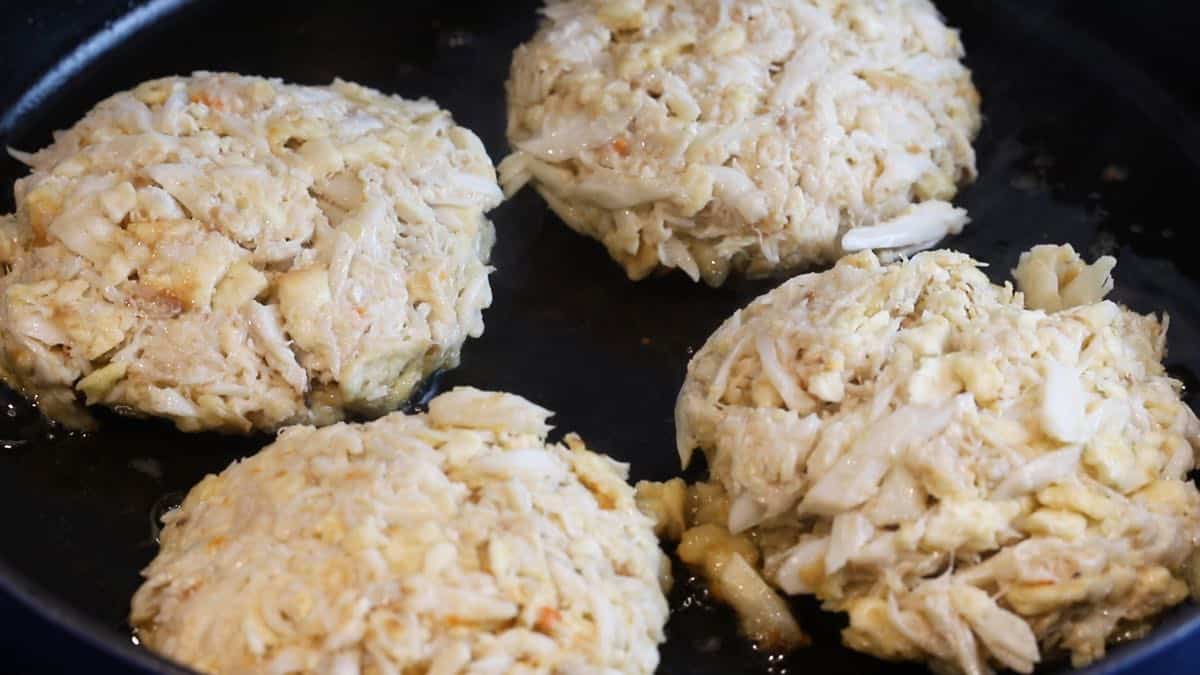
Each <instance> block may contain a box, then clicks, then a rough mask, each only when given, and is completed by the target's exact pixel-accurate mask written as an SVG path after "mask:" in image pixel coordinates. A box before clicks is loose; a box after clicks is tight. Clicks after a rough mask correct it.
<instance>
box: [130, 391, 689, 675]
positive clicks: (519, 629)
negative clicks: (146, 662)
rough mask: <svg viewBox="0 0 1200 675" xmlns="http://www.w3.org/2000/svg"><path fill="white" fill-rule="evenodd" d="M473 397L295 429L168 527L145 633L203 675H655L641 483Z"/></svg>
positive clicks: (655, 552)
mask: <svg viewBox="0 0 1200 675" xmlns="http://www.w3.org/2000/svg"><path fill="white" fill-rule="evenodd" d="M549 415H550V413H549V411H547V410H544V409H542V408H539V407H538V406H536V405H533V404H532V403H530V402H528V401H526V400H525V399H522V398H519V397H517V396H513V395H509V394H500V393H492V392H482V391H478V390H475V389H468V388H459V389H455V390H453V391H451V392H449V393H446V394H442V395H441V396H439V397H437V398H435V399H433V401H432V402H431V403H430V404H429V412H428V413H427V414H420V415H404V414H401V413H393V414H391V415H388V416H386V417H383V418H381V419H379V420H377V421H375V422H371V423H367V424H358V425H354V424H344V423H343V424H336V425H333V426H329V427H325V428H322V429H314V428H312V427H292V428H289V429H287V430H285V431H284V432H283V433H282V434H281V435H280V437H279V439H278V440H277V441H276V442H275V443H273V444H272V445H270V446H268V447H267V448H266V449H264V450H262V451H261V452H259V453H258V454H257V455H255V456H253V457H250V458H248V459H245V460H242V461H240V462H236V463H234V464H233V465H231V466H230V467H229V468H227V469H225V470H224V471H222V472H221V473H220V474H219V475H215V476H209V477H207V478H205V479H204V480H203V481H201V482H200V483H199V484H198V485H196V486H195V487H194V488H193V489H192V491H191V492H190V493H189V494H188V496H187V498H186V499H185V500H184V502H183V505H182V506H180V507H179V508H178V509H176V510H174V511H171V512H170V513H168V514H167V515H166V516H165V517H164V518H163V520H164V522H165V523H166V527H165V529H164V530H163V532H162V537H161V549H160V551H159V553H158V556H157V557H156V558H155V559H154V561H153V562H151V564H150V566H149V567H147V568H146V570H145V571H144V572H143V575H144V576H145V578H146V581H145V583H144V584H143V586H142V587H141V589H140V590H138V592H137V594H136V595H135V596H134V598H133V609H132V614H131V617H130V623H131V624H132V625H133V626H134V628H135V629H136V630H137V634H138V636H139V637H140V638H141V639H142V641H143V642H144V643H145V644H146V645H147V646H148V647H150V648H151V649H154V650H156V651H159V652H161V653H163V654H165V655H167V656H169V657H171V658H174V659H178V660H179V661H181V662H183V663H186V664H189V665H191V666H193V667H195V668H197V669H199V670H201V671H203V672H206V673H213V674H215V675H223V674H229V673H238V674H241V673H284V672H287V673H292V672H302V673H322V674H328V675H344V674H345V673H413V672H429V673H460V672H470V673H478V674H480V675H483V674H488V673H494V674H496V675H503V674H507V673H596V674H598V675H599V674H602V673H604V674H607V673H612V674H615V673H642V674H647V675H648V674H649V673H652V672H653V671H654V668H655V666H656V665H657V664H658V648H657V646H658V643H660V642H661V641H662V640H663V625H664V623H665V622H666V619H667V602H666V599H665V597H664V595H663V586H662V580H663V576H662V575H663V574H664V569H669V568H665V567H664V565H665V564H666V557H665V556H664V555H663V554H662V552H661V551H660V550H659V547H658V542H657V540H656V539H655V538H654V534H653V524H652V522H651V520H650V519H649V518H648V517H647V516H645V515H643V514H642V513H641V512H640V511H638V510H637V507H636V506H635V504H634V496H633V489H632V488H631V487H630V486H629V485H628V484H627V483H626V482H625V475H626V468H627V467H626V466H625V465H623V464H618V463H617V462H614V461H612V460H610V459H608V458H607V457H604V456H602V455H597V454H595V453H593V452H590V451H589V450H587V449H586V448H585V447H584V445H583V442H582V441H580V440H579V438H578V437H575V436H573V435H569V436H567V438H566V441H565V445H564V444H557V443H551V444H548V443H547V442H546V432H547V430H548V429H549V427H548V426H547V425H546V418H547V417H548V416H549Z"/></svg>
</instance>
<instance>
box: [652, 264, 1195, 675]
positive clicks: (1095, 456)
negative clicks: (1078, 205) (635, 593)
mask: <svg viewBox="0 0 1200 675" xmlns="http://www.w3.org/2000/svg"><path fill="white" fill-rule="evenodd" d="M1114 264H1115V261H1114V260H1113V259H1112V258H1101V259H1100V260H1098V261H1097V262H1096V263H1094V264H1092V265H1087V264H1084V262H1083V261H1082V260H1080V259H1079V257H1078V256H1077V255H1076V254H1075V252H1074V251H1073V250H1071V248H1070V247H1057V246H1039V247H1036V248H1034V249H1033V250H1032V251H1031V252H1029V253H1027V254H1025V255H1024V256H1023V257H1022V259H1021V264H1020V265H1019V266H1018V268H1017V270H1016V272H1015V277H1016V278H1017V279H1018V281H1019V283H1020V287H1021V289H1022V291H1023V292H1016V291H1014V290H1013V288H1012V286H1011V285H1007V284H1006V285H1005V286H998V285H995V284H992V283H991V282H990V281H989V280H988V278H987V277H986V276H985V275H984V274H983V273H982V272H981V271H980V270H979V269H978V267H979V263H977V262H976V261H974V260H972V259H971V258H969V257H968V256H966V255H963V254H960V253H954V252H950V251H932V252H927V253H921V254H919V255H917V256H915V257H913V258H912V259H911V260H909V261H906V262H903V263H897V264H894V265H890V266H885V265H881V264H880V263H879V261H878V260H877V259H876V257H875V256H874V255H873V254H871V253H870V252H863V253H859V254H856V255H853V256H849V257H846V258H843V259H842V260H841V261H840V262H839V263H838V264H837V265H836V266H835V267H834V268H833V269H832V270H830V271H827V272H824V273H820V274H811V275H804V276H800V277H797V278H795V279H793V280H791V281H788V282H787V283H785V284H783V285H782V286H780V287H779V288H777V289H776V290H774V291H771V292H770V293H767V294H766V295H764V296H762V297H760V298H759V299H757V300H755V301H754V302H753V303H751V304H750V305H749V306H748V307H746V308H745V309H743V310H741V311H739V312H738V313H736V314H735V315H734V316H733V317H731V318H730V319H729V320H728V321H726V322H725V324H724V325H722V326H721V327H720V328H719V329H718V330H717V331H716V333H714V334H713V336H712V337H711V338H710V339H709V340H708V342H707V343H706V344H705V345H704V347H703V348H702V349H701V350H700V351H699V352H697V354H696V356H695V358H694V359H693V361H692V362H691V364H690V365H689V367H688V375H687V380H686V382H685V384H684V387H683V390H682V391H681V393H680V396H679V402H678V408H677V412H676V416H677V420H678V431H679V448H680V450H681V451H682V452H683V453H684V457H685V458H686V457H687V456H688V454H689V453H690V452H691V451H692V449H693V448H695V447H700V448H702V449H703V450H704V451H705V453H706V454H707V456H708V459H709V467H710V471H711V477H712V482H713V483H714V484H715V485H717V486H719V487H720V488H721V490H722V491H723V492H724V493H725V494H726V495H727V498H728V510H727V514H726V517H725V518H724V520H723V523H722V525H724V526H725V527H727V528H728V529H729V530H730V531H731V532H733V533H745V532H751V533H753V536H752V538H753V540H754V541H756V542H758V543H759V544H760V545H761V547H762V552H763V554H764V557H765V562H764V564H763V565H762V568H761V571H762V573H763V574H764V576H765V577H766V578H767V579H769V580H771V581H772V582H773V583H774V584H775V585H776V586H777V587H778V588H780V589H782V590H783V591H785V592H787V593H790V594H813V595H816V596H817V597H818V598H820V599H821V600H822V601H824V602H825V604H826V606H827V607H828V608H830V609H834V610H837V611H845V612H848V613H849V615H850V627H849V628H848V629H847V630H846V632H845V633H844V638H845V640H846V642H847V643H848V644H849V645H850V646H852V647H855V648H857V649H861V650H864V651H867V652H870V653H872V654H876V655H878V656H881V657H883V658H888V659H900V658H903V659H921V660H929V661H934V662H937V663H939V664H941V665H942V666H949V667H950V668H951V669H952V670H955V671H961V672H965V673H972V674H976V673H986V672H990V670H989V668H990V665H991V666H1004V667H1008V668H1012V669H1014V670H1017V671H1019V672H1029V671H1030V669H1031V668H1032V667H1033V664H1034V663H1036V662H1037V661H1038V660H1039V659H1040V658H1041V656H1042V655H1043V654H1044V653H1049V652H1056V651H1063V652H1068V653H1069V654H1070V655H1071V657H1072V659H1073V660H1074V662H1075V663H1076V664H1083V663H1088V662H1090V661H1092V660H1094V659H1096V658H1099V657H1100V656H1102V655H1103V654H1104V650H1105V644H1106V642H1108V641H1109V640H1112V639H1116V637H1118V636H1119V635H1120V634H1122V633H1123V632H1126V631H1130V630H1136V628H1137V627H1138V626H1144V625H1146V624H1147V622H1149V621H1151V620H1152V619H1153V618H1154V616H1155V615H1156V614H1157V613H1158V612H1160V611H1161V610H1163V609H1165V608H1167V607H1170V606H1172V605H1174V604H1176V603H1178V602H1180V601H1182V600H1183V598H1184V597H1185V596H1186V595H1187V586H1186V583H1185V580H1184V578H1183V563H1184V561H1185V560H1186V559H1187V557H1188V556H1189V554H1191V553H1192V552H1193V551H1194V550H1195V548H1196V546H1197V543H1198V542H1200V493H1198V492H1197V490H1196V487H1195V485H1193V484H1192V483H1191V482H1190V481H1189V480H1188V477H1187V474H1188V472H1189V471H1190V470H1192V469H1193V468H1194V467H1195V466H1196V449H1197V448H1200V423H1198V422H1197V419H1196V416H1195V414H1194V413H1193V412H1192V410H1191V409H1190V408H1189V407H1188V406H1187V405H1186V404H1185V403H1184V402H1183V401H1182V400H1181V399H1180V389H1181V387H1180V384H1179V382H1177V381H1175V380H1173V379H1172V378H1171V377H1170V376H1169V375H1168V374H1167V373H1166V372H1165V369H1164V368H1163V365H1162V358H1163V354H1164V344H1165V336H1166V326H1165V323H1160V322H1159V320H1158V319H1157V318H1156V317H1154V316H1152V315H1140V314H1137V313H1135V312H1133V311H1131V310H1129V309H1127V308H1124V307H1121V306H1120V305H1117V304H1116V303H1113V302H1111V301H1108V300H1104V299H1103V297H1104V295H1105V294H1106V293H1107V292H1108V291H1109V290H1110V289H1111V288H1112V280H1111V277H1110V276H1109V273H1110V271H1111V270H1112V268H1113V265H1114ZM989 664H990V665H989Z"/></svg>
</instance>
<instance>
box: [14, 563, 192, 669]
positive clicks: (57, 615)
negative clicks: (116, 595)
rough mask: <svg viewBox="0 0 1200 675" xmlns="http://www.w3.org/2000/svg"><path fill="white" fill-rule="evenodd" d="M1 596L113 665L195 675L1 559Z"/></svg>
mask: <svg viewBox="0 0 1200 675" xmlns="http://www.w3.org/2000/svg"><path fill="white" fill-rule="evenodd" d="M0 593H3V594H4V595H6V596H8V597H9V598H12V599H13V600H15V601H16V602H17V603H18V604H20V605H21V606H23V607H24V608H25V609H27V610H29V611H30V612H32V613H34V614H37V615H39V616H41V617H42V618H43V619H45V620H46V621H49V622H50V623H52V624H54V625H55V626H56V627H57V628H59V629H61V630H62V631H63V632H64V633H67V634H68V635H69V636H70V637H72V638H74V639H76V640H78V641H79V642H81V643H83V644H86V645H88V646H89V647H92V648H94V649H95V650H97V651H99V652H102V653H104V654H108V655H109V656H111V657H112V658H113V659H114V660H116V661H119V664H113V665H121V666H129V665H134V666H137V667H139V668H141V669H142V670H144V671H145V672H147V673H163V674H164V675H196V674H195V673H194V672H193V671H191V670H188V669H186V668H183V667H181V666H179V665H177V664H175V663H174V662H172V661H168V660H167V659H165V658H163V657H161V656H159V655H158V654H155V653H154V652H152V651H150V650H149V649H143V648H141V647H137V646H135V645H134V644H133V643H132V642H131V641H130V640H128V639H122V636H121V635H120V634H119V633H118V632H117V631H115V630H113V629H112V628H111V627H109V626H105V625H104V624H102V623H100V622H99V621H96V620H95V619H92V618H89V617H88V616H86V615H85V614H83V612H80V611H79V610H77V609H75V608H74V607H72V606H71V605H70V604H68V603H66V602H64V601H62V600H61V599H59V598H57V597H55V596H54V595H53V594H52V593H50V592H49V591H47V590H46V589H44V588H42V587H41V586H39V585H37V584H35V583H33V582H31V581H30V580H29V579H27V578H26V577H25V576H24V575H22V574H21V573H19V572H17V571H16V570H14V569H13V568H12V567H10V566H9V564H8V563H7V562H5V561H4V559H3V558H0ZM101 672H103V671H101Z"/></svg>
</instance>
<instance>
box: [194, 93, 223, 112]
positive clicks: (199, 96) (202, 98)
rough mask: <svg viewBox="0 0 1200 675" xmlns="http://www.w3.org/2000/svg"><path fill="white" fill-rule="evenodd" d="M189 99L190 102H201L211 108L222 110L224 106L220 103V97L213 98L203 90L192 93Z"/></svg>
mask: <svg viewBox="0 0 1200 675" xmlns="http://www.w3.org/2000/svg"><path fill="white" fill-rule="evenodd" d="M189 100H190V101H191V102H192V103H203V104H204V105H206V106H208V107H210V108H212V109H213V110H222V109H223V108H224V107H225V106H224V105H223V104H222V103H221V99H219V98H213V97H211V96H209V95H208V94H207V93H204V92H201V93H196V94H192V95H191V97H190V98H189Z"/></svg>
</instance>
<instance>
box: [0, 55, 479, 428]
mask: <svg viewBox="0 0 1200 675" xmlns="http://www.w3.org/2000/svg"><path fill="white" fill-rule="evenodd" d="M17 156H18V158H19V159H21V160H22V161H24V162H25V163H26V164H28V165H29V166H30V168H31V169H32V171H31V173H30V175H29V176H27V177H25V178H22V179H20V180H19V181H17V183H16V187H15V193H16V204H17V212H16V213H15V214H13V215H9V216H0V264H2V265H3V267H2V268H0V269H2V271H3V276H2V277H0V347H2V349H0V377H2V378H3V379H4V381H5V382H6V383H7V384H8V385H9V386H12V387H13V388H15V389H18V390H20V391H21V392H23V393H24V394H25V395H26V396H27V397H29V398H30V399H32V400H34V401H36V402H37V404H38V406H39V407H40V408H41V410H42V411H43V412H44V413H45V414H46V415H48V416H49V417H52V418H55V419H58V420H60V421H62V422H65V423H67V424H69V425H71V426H77V427H79V426H88V425H89V424H90V423H91V419H90V417H89V416H88V414H87V412H86V411H85V409H84V405H83V404H84V402H86V403H87V404H91V405H101V406H108V407H112V408H115V409H117V410H120V411H122V412H126V413H130V414H136V415H149V416H160V417H165V418H168V419H170V420H172V421H173V422H174V423H175V424H176V425H177V426H178V427H179V428H181V429H183V430H187V431H194V430H201V429H220V430H226V431H239V432H244V431H248V430H250V429H259V430H271V429H275V428H277V427H279V426H281V425H284V424H288V423H296V422H305V423H315V424H325V423H329V422H333V421H336V420H339V419H341V418H343V417H344V416H346V415H347V414H350V413H354V414H361V415H378V414H382V413H384V412H387V411H389V410H392V409H394V408H395V407H396V406H398V405H399V404H400V403H402V402H403V401H404V400H405V399H406V398H407V397H408V396H409V394H410V392H411V391H412V390H413V388H414V387H415V386H416V385H417V383H418V382H419V381H420V380H421V379H422V378H424V377H425V376H426V375H428V374H430V373H431V372H433V371H434V370H437V369H439V368H445V367H452V366H454V365H457V363H458V359H459V351H460V349H461V347H462V344H463V342H464V340H465V339H466V338H467V337H468V336H478V335H480V334H481V333H482V331H483V320H482V310H483V309H484V308H485V307H487V306H488V305H489V304H490V302H491V290H490V287H489V285H488V279H487V274H488V269H489V268H488V266H487V258H488V254H489V251H490V249H491V245H492V242H493V238H494V233H493V229H492V225H491V223H490V222H489V221H488V220H487V219H486V218H485V217H484V212H485V211H487V210H488V209H490V208H492V207H494V206H496V205H497V204H498V203H499V202H500V200H501V198H502V195H501V193H500V189H499V186H498V185H497V184H496V177H495V172H494V171H493V168H492V164H491V161H490V160H489V159H488V156H487V153H486V152H485V150H484V147H483V144H482V143H481V142H480V141H479V139H478V138H477V137H476V136H475V135H474V134H472V133H471V132H470V131H468V130H467V129H464V128H462V127H459V126H456V125H455V124H454V122H453V120H452V119H451V118H450V115H449V113H447V112H445V111H443V110H441V109H439V108H438V107H437V105H436V104H434V103H433V102H432V101H428V100H420V101H406V100H403V99H400V98H397V97H390V96H385V95H383V94H381V93H379V92H376V91H374V90H371V89H367V88H365V87H361V86H358V85H356V84H352V83H349V82H342V81H335V82H334V83H333V84H331V85H329V86H325V87H306V86H296V85H289V84H285V83H283V82H280V81H278V80H267V79H262V78H258V77H244V76H240V75H232V74H210V73H197V74H195V75H193V76H191V77H170V78H165V79H161V80H154V81H151V82H146V83H143V84H141V85H139V86H138V87H136V88H135V89H133V90H132V91H127V92H122V93H119V94H116V95H115V96H112V97H111V98H109V99H107V100H105V101H103V102H102V103H100V104H99V105H97V106H96V107H95V108H94V109H93V110H92V111H91V112H89V113H88V114H87V115H86V116H85V117H84V118H83V119H82V120H81V121H80V122H79V123H77V124H76V125H75V126H74V127H72V128H71V129H70V130H67V131H64V132H60V133H58V134H56V135H55V140H54V143H53V144H52V145H50V146H49V147H47V148H45V149H43V150H41V151H39V152H36V153H33V154H22V153H17Z"/></svg>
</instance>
